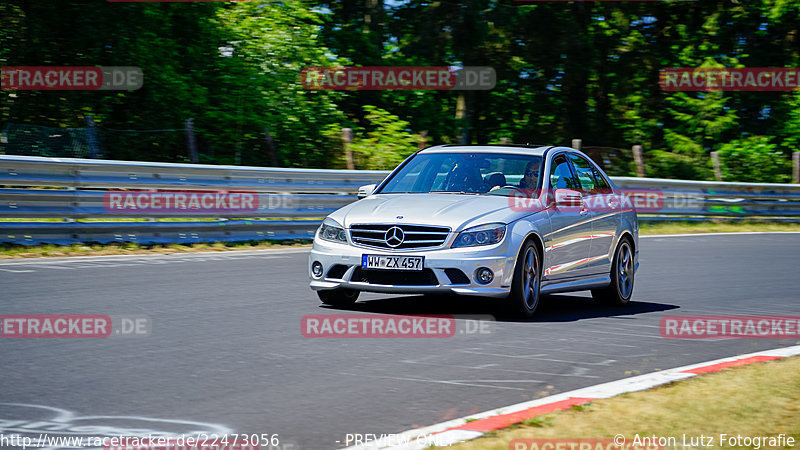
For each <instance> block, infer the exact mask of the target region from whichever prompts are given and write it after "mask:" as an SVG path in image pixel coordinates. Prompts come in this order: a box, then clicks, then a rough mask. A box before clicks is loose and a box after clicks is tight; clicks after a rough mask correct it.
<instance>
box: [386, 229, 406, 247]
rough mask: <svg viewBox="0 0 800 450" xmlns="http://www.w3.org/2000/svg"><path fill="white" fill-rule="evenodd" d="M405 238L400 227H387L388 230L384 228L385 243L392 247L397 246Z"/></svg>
mask: <svg viewBox="0 0 800 450" xmlns="http://www.w3.org/2000/svg"><path fill="white" fill-rule="evenodd" d="M405 238H406V234H405V233H404V232H403V229H402V228H400V227H392V228H389V229H388V230H386V236H384V239H385V240H386V245H388V246H389V247H392V248H395V247H399V246H400V244H402V243H403V241H404V240H405Z"/></svg>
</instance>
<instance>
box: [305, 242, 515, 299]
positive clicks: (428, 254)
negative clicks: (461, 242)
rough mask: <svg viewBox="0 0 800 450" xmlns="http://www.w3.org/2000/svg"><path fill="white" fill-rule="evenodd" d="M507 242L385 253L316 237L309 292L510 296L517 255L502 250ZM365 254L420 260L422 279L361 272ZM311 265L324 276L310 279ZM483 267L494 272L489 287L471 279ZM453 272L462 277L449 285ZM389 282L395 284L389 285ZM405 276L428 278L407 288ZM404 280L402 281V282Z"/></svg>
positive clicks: (310, 259) (398, 273) (395, 274)
mask: <svg viewBox="0 0 800 450" xmlns="http://www.w3.org/2000/svg"><path fill="white" fill-rule="evenodd" d="M506 242H507V240H506V239H504V240H503V242H501V243H499V244H497V245H492V246H486V248H481V247H472V248H466V249H464V248H457V249H450V248H443V249H434V250H405V251H402V250H401V251H387V250H385V249H378V248H367V247H356V246H353V245H349V244H337V243H333V242H328V241H323V240H320V239H315V241H314V247H313V248H312V250H311V253H310V254H309V259H308V276H309V278H310V280H311V289H313V290H328V289H337V288H348V289H355V290H358V291H366V292H381V293H396V294H424V293H454V294H460V295H476V296H482V297H498V298H503V297H507V296H508V294H509V292H510V288H511V280H512V278H513V275H514V263H515V261H516V254H514V252H511V254H508V252H507V251H506V248H507V244H506ZM365 254H369V255H392V256H397V255H402V256H424V257H425V263H424V268H425V270H426V272H425V274H426V275H427V277H423V276H421V275H420V276H417V275H419V274H416V275H414V276H413V277H408V276H407V275H408V274H409V273H408V272H405V271H389V270H380V271H375V270H370V271H364V270H362V269H361V257H362V255H365ZM315 261H319V262H320V263H321V264H322V267H323V270H322V273H323V275H322V277H320V278H315V277H314V276H313V275H312V274H311V265H312V264H313V262H315ZM342 266H344V267H342ZM482 267H486V268H489V269H491V270H492V272H494V279H493V280H492V281H491V282H490V283H488V284H480V283H478V282H477V281H475V272H476V271H477V270H478V269H479V268H482ZM332 269H333V270H332ZM454 270H459V271H461V273H463V275H464V276H465V277H460V276H457V277H454V278H456V279H455V282H454V280H453V279H452V278H451V275H452V274H453V273H454V272H453V271H454ZM376 272H380V274H378V275H380V276H377V277H370V276H367V275H365V273H373V274H374V273H376ZM394 278H396V280H395V281H394V282H393V279H394ZM409 278H412V279H411V281H410V283H414V282H415V280H414V278H427V280H426V281H425V282H424V283H417V284H409V281H408V279H409ZM459 278H460V279H459ZM464 278H466V280H465V279H464ZM403 279H405V281H401V280H403ZM365 280H366V281H365ZM465 281H466V282H465Z"/></svg>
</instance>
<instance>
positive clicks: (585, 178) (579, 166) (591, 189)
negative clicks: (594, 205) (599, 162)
mask: <svg viewBox="0 0 800 450" xmlns="http://www.w3.org/2000/svg"><path fill="white" fill-rule="evenodd" d="M569 159H570V160H571V161H572V166H573V167H575V172H576V173H577V174H578V181H579V182H580V184H581V189H580V190H581V192H583V193H584V194H594V193H597V189H598V185H597V181H596V180H595V178H594V168H593V167H592V165H591V164H589V161H586V160H585V159H583V158H581V157H580V156H578V155H569Z"/></svg>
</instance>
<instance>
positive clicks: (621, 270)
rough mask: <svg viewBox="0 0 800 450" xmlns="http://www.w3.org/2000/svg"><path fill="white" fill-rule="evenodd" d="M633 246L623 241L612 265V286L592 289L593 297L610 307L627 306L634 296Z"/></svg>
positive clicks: (626, 240)
mask: <svg viewBox="0 0 800 450" xmlns="http://www.w3.org/2000/svg"><path fill="white" fill-rule="evenodd" d="M633 276H634V266H633V246H632V245H631V243H630V240H628V239H627V238H624V239H622V241H620V244H619V245H618V246H617V251H616V252H615V253H614V260H613V261H612V263H611V284H610V285H609V286H608V287H606V288H603V289H592V297H593V298H594V299H595V300H597V301H599V302H602V303H607V304H610V305H619V306H622V305H627V304H628V302H629V301H630V300H631V295H633Z"/></svg>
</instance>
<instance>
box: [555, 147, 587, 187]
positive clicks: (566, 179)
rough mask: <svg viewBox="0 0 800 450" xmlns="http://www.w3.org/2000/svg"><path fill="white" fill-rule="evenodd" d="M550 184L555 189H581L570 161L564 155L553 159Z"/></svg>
mask: <svg viewBox="0 0 800 450" xmlns="http://www.w3.org/2000/svg"><path fill="white" fill-rule="evenodd" d="M550 186H551V187H552V188H553V189H573V190H576V191H577V190H579V189H580V185H579V184H578V180H577V179H575V176H574V175H573V174H572V170H570V168H569V162H567V158H565V157H564V155H558V156H556V157H555V158H554V159H553V166H552V168H551V170H550Z"/></svg>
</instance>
